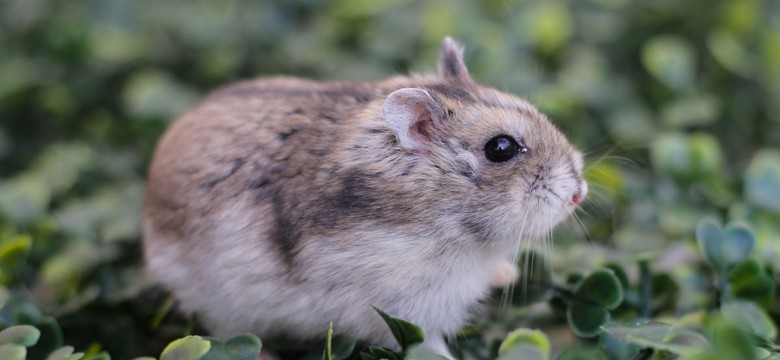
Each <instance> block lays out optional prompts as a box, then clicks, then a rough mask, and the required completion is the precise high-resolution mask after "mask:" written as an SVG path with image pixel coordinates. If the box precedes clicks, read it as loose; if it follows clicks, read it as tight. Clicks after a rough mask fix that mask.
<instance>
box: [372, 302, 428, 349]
mask: <svg viewBox="0 0 780 360" xmlns="http://www.w3.org/2000/svg"><path fill="white" fill-rule="evenodd" d="M374 310H376V312H377V313H379V316H381V317H382V319H383V320H384V321H385V322H386V323H387V326H389V327H390V331H391V332H392V333H393V336H394V337H395V339H396V340H397V341H398V344H400V345H401V348H402V349H404V351H406V349H408V348H409V347H411V346H412V345H414V344H419V343H422V342H423V341H424V340H425V335H424V334H423V331H422V329H420V327H418V326H417V325H415V324H412V323H410V322H408V321H406V320H401V319H397V318H394V317H392V316H390V315H388V314H387V313H385V312H384V311H382V310H379V309H377V308H376V307H374Z"/></svg>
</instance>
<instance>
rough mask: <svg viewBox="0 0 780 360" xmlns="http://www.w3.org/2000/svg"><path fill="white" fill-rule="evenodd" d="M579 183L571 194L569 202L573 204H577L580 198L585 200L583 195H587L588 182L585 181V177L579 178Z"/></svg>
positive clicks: (580, 200)
mask: <svg viewBox="0 0 780 360" xmlns="http://www.w3.org/2000/svg"><path fill="white" fill-rule="evenodd" d="M579 180H580V185H579V186H578V187H577V190H576V191H575V192H574V195H572V196H571V202H572V204H574V205H579V204H580V203H581V202H582V200H585V196H587V195H588V182H587V181H585V179H582V178H580V179H579Z"/></svg>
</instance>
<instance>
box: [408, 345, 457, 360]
mask: <svg viewBox="0 0 780 360" xmlns="http://www.w3.org/2000/svg"><path fill="white" fill-rule="evenodd" d="M404 359H406V360H447V358H446V357H444V356H443V355H439V354H437V353H435V352H433V350H431V349H430V348H428V347H427V346H423V345H422V344H417V345H414V346H412V347H410V348H409V351H407V352H406V357H405V358H404Z"/></svg>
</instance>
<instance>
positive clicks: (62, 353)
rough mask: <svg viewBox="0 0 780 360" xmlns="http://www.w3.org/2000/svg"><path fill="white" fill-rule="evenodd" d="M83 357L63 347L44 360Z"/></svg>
mask: <svg viewBox="0 0 780 360" xmlns="http://www.w3.org/2000/svg"><path fill="white" fill-rule="evenodd" d="M83 357H84V353H75V354H74V353H73V346H63V347H61V348H59V349H57V350H54V351H53V352H52V353H50V354H49V356H47V357H46V360H79V359H81V358H83ZM136 360H137V359H136ZM152 360H154V359H152Z"/></svg>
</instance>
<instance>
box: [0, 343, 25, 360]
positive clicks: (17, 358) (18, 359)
mask: <svg viewBox="0 0 780 360" xmlns="http://www.w3.org/2000/svg"><path fill="white" fill-rule="evenodd" d="M26 357H27V348H25V347H24V346H22V345H16V344H3V345H0V359H3V360H25V358H26Z"/></svg>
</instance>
